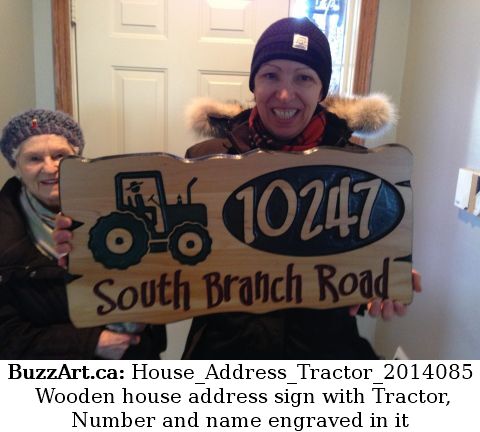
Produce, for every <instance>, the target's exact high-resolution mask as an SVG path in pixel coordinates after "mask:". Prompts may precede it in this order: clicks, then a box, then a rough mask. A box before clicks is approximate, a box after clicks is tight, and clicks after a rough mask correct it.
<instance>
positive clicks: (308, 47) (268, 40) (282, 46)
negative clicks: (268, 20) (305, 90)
mask: <svg viewBox="0 0 480 432" xmlns="http://www.w3.org/2000/svg"><path fill="white" fill-rule="evenodd" d="M275 59H283V60H293V61H297V62H299V63H303V64H305V65H307V66H309V67H311V68H312V69H313V70H314V71H315V72H317V74H318V76H319V78H320V80H321V81H322V87H323V88H322V99H324V98H325V96H326V95H327V93H328V87H329V86H330V78H331V76H332V55H331V53H330V44H329V43H328V39H327V37H326V36H325V35H324V34H323V32H322V31H321V30H320V29H319V28H318V27H317V25H316V24H314V23H313V22H312V21H311V20H310V19H308V18H306V17H305V18H283V19H281V20H279V21H276V22H274V23H273V24H272V25H271V26H270V27H268V28H267V29H266V30H265V31H264V32H263V33H262V35H261V36H260V39H258V42H257V45H256V46H255V51H254V52H253V58H252V65H251V67H250V80H249V87H250V90H251V91H252V92H253V90H254V87H255V84H254V80H255V75H256V74H257V72H258V69H260V66H261V65H262V64H263V63H265V62H267V61H269V60H275Z"/></svg>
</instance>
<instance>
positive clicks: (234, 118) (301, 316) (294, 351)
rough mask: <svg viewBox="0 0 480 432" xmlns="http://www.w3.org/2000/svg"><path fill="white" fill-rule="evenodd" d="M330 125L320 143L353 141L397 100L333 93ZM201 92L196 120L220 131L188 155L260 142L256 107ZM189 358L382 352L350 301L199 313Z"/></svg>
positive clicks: (386, 116) (376, 126) (203, 129)
mask: <svg viewBox="0 0 480 432" xmlns="http://www.w3.org/2000/svg"><path fill="white" fill-rule="evenodd" d="M324 107H325V108H326V117H327V125H326V129H325V132H324V135H323V138H322V140H321V142H319V143H318V145H319V146H337V147H338V146H340V147H352V149H355V148H356V149H357V150H358V151H364V149H363V148H361V147H359V146H354V145H353V144H351V143H350V142H349V139H350V137H351V135H352V131H356V132H362V133H363V134H368V133H374V132H378V131H379V130H381V129H383V128H384V127H385V126H387V125H388V124H391V123H392V121H393V120H394V117H395V114H394V111H393V107H392V106H391V105H390V104H389V102H388V101H387V100H386V99H385V98H384V97H383V96H381V95H375V96H372V97H369V98H358V99H340V98H327V100H326V101H325V102H324ZM239 110H240V107H239V106H232V105H228V104H218V103H215V102H212V101H211V100H200V101H198V102H197V103H196V104H195V105H193V106H192V107H191V108H190V109H189V111H188V114H187V115H188V117H189V121H190V125H191V127H192V128H193V129H194V130H195V131H196V132H197V133H200V134H204V135H205V134H206V135H213V136H215V138H213V139H209V140H207V141H204V142H201V143H199V144H196V145H194V146H192V147H191V148H190V149H188V151H187V154H186V157H188V158H197V157H203V156H207V155H212V154H219V153H223V154H240V153H245V152H247V151H249V150H252V147H251V145H250V140H249V128H248V116H249V113H250V110H245V111H241V112H240V113H239V114H236V113H237V112H238V111H239ZM183 357H184V358H185V359H375V358H377V355H376V354H375V352H374V351H373V349H372V347H371V346H370V344H369V343H368V342H367V341H366V340H365V339H363V338H362V337H360V335H359V333H358V329H357V323H356V318H355V317H352V316H350V315H349V310H348V308H336V309H329V310H313V309H289V310H288V309H287V310H280V311H274V312H270V313H265V314H248V313H222V314H214V315H207V316H202V317H197V318H195V319H194V320H193V323H192V327H191V330H190V333H189V336H188V340H187V344H186V347H185V351H184V356H183Z"/></svg>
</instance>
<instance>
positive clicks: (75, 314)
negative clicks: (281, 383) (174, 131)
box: [60, 144, 412, 327]
mask: <svg viewBox="0 0 480 432" xmlns="http://www.w3.org/2000/svg"><path fill="white" fill-rule="evenodd" d="M411 166H412V155H411V153H410V151H409V150H408V149H407V148H405V147H403V146H400V145H395V144H391V145H385V146H382V147H378V148H376V149H374V150H369V151H364V152H352V151H347V150H343V149H333V148H317V149H315V150H312V151H309V152H305V153H301V154H299V153H281V152H264V151H255V152H251V153H248V154H245V155H242V156H213V157H207V158H201V159H190V160H189V159H181V158H177V157H174V156H171V155H168V154H137V155H124V156H113V157H105V158H100V159H95V160H88V159H82V158H67V159H64V160H63V161H62V163H61V171H60V172H61V177H60V178H61V181H60V194H61V195H60V196H61V204H62V211H63V212H64V214H66V215H68V216H70V217H72V218H73V219H74V221H75V226H76V228H75V231H74V242H73V247H74V250H73V252H72V253H71V254H70V258H69V273H70V274H71V275H73V276H74V278H73V280H72V281H71V282H70V283H69V284H68V288H67V289H68V299H69V307H70V315H71V318H72V320H73V322H74V323H75V324H76V325H77V326H79V327H84V326H91V325H98V324H106V323H112V322H148V323H165V322H171V321H177V320H182V319H186V318H190V317H193V316H198V315H204V314H210V313H219V312H230V311H244V312H255V313H261V312H267V311H271V310H276V309H282V308H298V307H308V308H332V307H339V306H347V305H353V304H358V303H366V302H367V301H368V300H370V299H372V298H373V297H380V298H387V297H388V298H391V299H396V300H400V301H402V302H404V303H409V302H410V301H411V296H412V286H411V249H412V190H411V187H410V175H411Z"/></svg>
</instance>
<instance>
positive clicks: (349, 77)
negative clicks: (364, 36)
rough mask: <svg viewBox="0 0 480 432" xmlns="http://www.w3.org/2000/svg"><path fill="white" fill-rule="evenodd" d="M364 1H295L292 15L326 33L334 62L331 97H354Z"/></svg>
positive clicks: (293, 0) (292, 4)
mask: <svg viewBox="0 0 480 432" xmlns="http://www.w3.org/2000/svg"><path fill="white" fill-rule="evenodd" d="M360 6H361V0H292V3H291V9H290V14H291V15H292V16H295V17H303V16H308V17H309V18H310V19H312V20H313V21H314V22H315V23H316V24H317V25H318V26H319V27H320V28H321V29H322V30H323V32H324V33H325V35H326V36H327V37H328V40H329V42H330V48H331V51H332V60H333V73H332V81H331V83H330V92H331V93H342V94H345V93H352V92H353V79H354V72H355V54H356V48H357V43H356V42H357V37H358V28H359V26H358V24H359V18H360Z"/></svg>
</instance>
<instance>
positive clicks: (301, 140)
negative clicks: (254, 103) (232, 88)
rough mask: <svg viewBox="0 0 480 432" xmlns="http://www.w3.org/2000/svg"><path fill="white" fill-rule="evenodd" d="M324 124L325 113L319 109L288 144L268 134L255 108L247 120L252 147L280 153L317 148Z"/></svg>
mask: <svg viewBox="0 0 480 432" xmlns="http://www.w3.org/2000/svg"><path fill="white" fill-rule="evenodd" d="M325 124H326V118H325V112H324V111H323V109H322V108H320V107H319V108H317V109H316V110H315V113H314V114H313V117H312V119H311V120H310V122H309V123H308V125H307V127H306V128H305V129H304V130H303V132H302V133H301V134H300V135H298V136H297V137H296V138H293V139H292V140H290V141H289V142H288V143H285V142H282V141H278V140H277V139H275V138H274V137H273V136H272V135H271V134H270V132H268V130H267V129H266V128H265V126H264V125H263V123H262V120H261V118H260V116H259V114H258V110H257V107H254V108H253V109H252V112H251V113H250V117H249V118H248V127H249V129H250V142H251V145H252V147H259V148H266V149H271V150H281V151H304V150H308V149H311V148H313V147H316V146H318V144H319V142H320V141H321V140H322V137H323V133H324V131H325Z"/></svg>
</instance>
